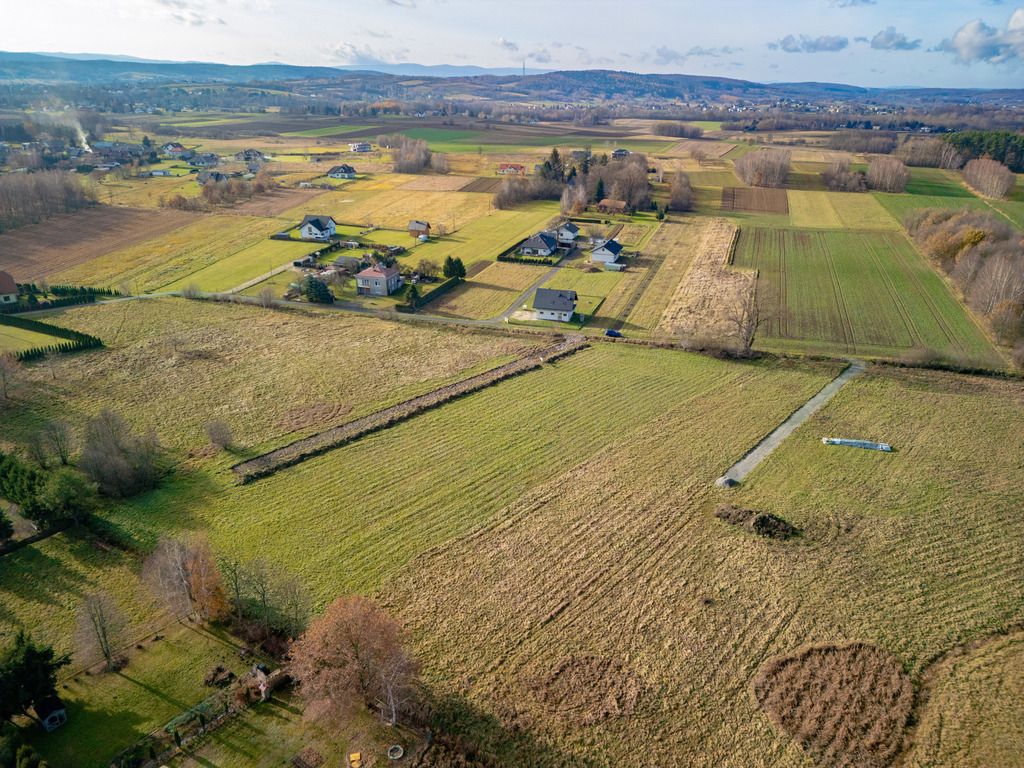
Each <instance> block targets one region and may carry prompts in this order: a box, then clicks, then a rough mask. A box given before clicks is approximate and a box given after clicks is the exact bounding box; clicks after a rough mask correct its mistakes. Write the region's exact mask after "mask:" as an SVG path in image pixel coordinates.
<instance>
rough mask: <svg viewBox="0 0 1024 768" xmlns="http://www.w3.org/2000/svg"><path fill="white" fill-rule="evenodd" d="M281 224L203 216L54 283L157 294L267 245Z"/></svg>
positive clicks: (74, 269) (74, 270)
mask: <svg viewBox="0 0 1024 768" xmlns="http://www.w3.org/2000/svg"><path fill="white" fill-rule="evenodd" d="M281 226H282V222H281V221H280V220H278V219H269V218H262V217H256V216H235V215H228V214H214V215H209V216H202V217H199V218H198V219H197V220H196V221H194V222H193V223H191V224H188V225H186V226H184V227H180V228H179V229H176V230H173V231H172V232H169V233H167V234H165V235H162V236H160V237H158V238H154V239H152V240H145V241H142V242H139V243H136V244H134V245H131V246H128V247H127V248H122V249H119V250H115V251H111V252H110V253H108V254H107V255H106V256H101V257H99V258H96V259H92V260H90V261H87V262H85V263H83V264H79V265H77V266H75V267H71V268H70V269H67V270H65V271H63V272H60V273H59V274H57V275H55V276H54V278H53V281H54V282H61V283H70V284H74V285H78V284H84V285H112V286H119V285H122V284H125V285H127V287H128V289H129V290H130V291H131V292H132V293H141V292H151V291H156V290H160V289H161V288H164V287H165V286H168V285H171V284H172V283H175V282H177V281H180V280H187V279H188V278H190V277H191V276H192V275H194V274H196V273H197V272H199V271H201V270H204V269H206V268H207V267H210V266H212V265H214V264H216V263H218V262H220V261H221V260H222V259H224V258H226V257H229V256H232V255H234V254H238V253H240V252H243V251H245V250H246V249H249V248H252V247H253V246H256V245H257V244H263V243H264V241H267V238H268V237H269V236H270V235H271V234H273V233H274V232H277V231H279V230H280V229H281ZM268 242H269V241H268ZM270 245H277V244H275V243H271V244H270ZM280 245H283V244H280ZM267 247H269V246H267ZM257 274H259V273H258V272H257Z"/></svg>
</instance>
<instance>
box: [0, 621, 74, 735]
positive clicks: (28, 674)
mask: <svg viewBox="0 0 1024 768" xmlns="http://www.w3.org/2000/svg"><path fill="white" fill-rule="evenodd" d="M70 662H71V659H70V657H68V656H66V655H65V656H57V655H56V654H55V653H54V651H53V648H51V647H50V646H48V645H46V646H44V645H36V643H35V642H33V640H32V638H30V637H29V636H28V635H26V634H25V632H24V631H19V632H18V634H17V635H16V636H15V638H14V645H13V646H11V647H10V648H8V649H7V650H6V651H5V652H4V653H3V654H0V719H2V720H7V719H9V718H10V717H11V716H12V715H18V714H28V710H29V709H31V708H32V706H33V705H34V704H35V703H36V702H37V701H41V700H42V699H45V698H46V697H47V696H54V695H56V688H57V671H58V670H59V669H60V668H61V667H64V666H66V665H67V664H69V663H70Z"/></svg>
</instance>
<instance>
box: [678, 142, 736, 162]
mask: <svg viewBox="0 0 1024 768" xmlns="http://www.w3.org/2000/svg"><path fill="white" fill-rule="evenodd" d="M735 146H736V145H735V144H727V143H725V142H724V141H698V140H697V139H684V140H683V141H680V142H678V143H677V144H675V145H674V146H673V147H672V148H671V149H670V150H669V151H668V152H667V153H666V154H668V155H670V156H672V157H683V156H687V157H688V156H690V155H692V154H693V152H694V151H695V150H697V151H700V152H703V153H704V155H705V156H706V157H709V158H712V159H715V160H718V159H719V158H721V157H723V156H724V155H725V154H726V153H728V152H729V151H730V150H731V149H733V148H734V147H735Z"/></svg>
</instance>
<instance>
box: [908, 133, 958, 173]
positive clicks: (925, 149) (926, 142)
mask: <svg viewBox="0 0 1024 768" xmlns="http://www.w3.org/2000/svg"><path fill="white" fill-rule="evenodd" d="M898 155H899V157H900V158H902V160H903V162H905V163H906V164H907V165H911V166H915V167H919V168H947V169H951V170H955V169H957V168H960V167H962V166H963V164H964V158H963V155H961V154H960V152H959V151H958V150H957V148H956V147H954V146H953V145H952V144H950V143H949V142H948V141H943V140H942V139H915V140H913V141H908V142H905V143H904V144H903V146H902V147H900V150H899V152H898Z"/></svg>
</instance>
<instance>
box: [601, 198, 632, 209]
mask: <svg viewBox="0 0 1024 768" xmlns="http://www.w3.org/2000/svg"><path fill="white" fill-rule="evenodd" d="M628 208H629V206H628V205H627V204H626V201H625V200H612V199H611V198H610V197H606V198H605V199H604V200H602V201H601V202H599V203H598V204H597V210H598V211H600V212H601V213H626V211H627V209H628Z"/></svg>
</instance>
